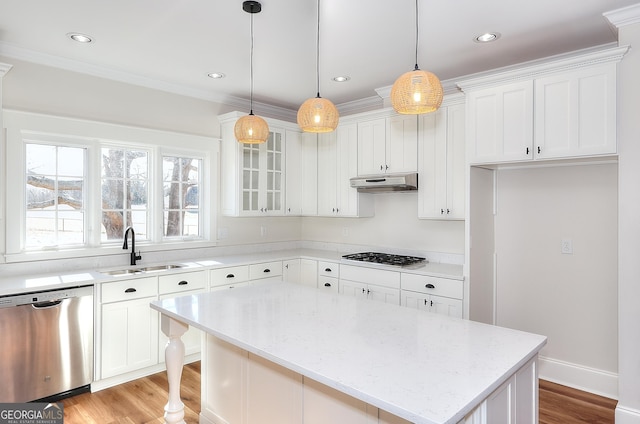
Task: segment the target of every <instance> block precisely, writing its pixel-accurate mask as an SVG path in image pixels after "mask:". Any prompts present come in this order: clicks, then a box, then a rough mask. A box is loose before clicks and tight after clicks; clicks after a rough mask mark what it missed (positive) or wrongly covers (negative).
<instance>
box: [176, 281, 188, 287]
mask: <svg viewBox="0 0 640 424" xmlns="http://www.w3.org/2000/svg"><path fill="white" fill-rule="evenodd" d="M187 284H189V282H188V281H185V280H182V281H180V282H179V283H178V285H179V286H186V285H187Z"/></svg>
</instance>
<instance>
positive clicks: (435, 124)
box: [418, 104, 466, 219]
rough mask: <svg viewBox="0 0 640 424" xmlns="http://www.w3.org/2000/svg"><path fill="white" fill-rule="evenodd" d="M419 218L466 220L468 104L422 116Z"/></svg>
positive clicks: (447, 107) (449, 107) (445, 108)
mask: <svg viewBox="0 0 640 424" xmlns="http://www.w3.org/2000/svg"><path fill="white" fill-rule="evenodd" d="M420 119H421V121H420V123H421V131H420V143H419V145H418V218H423V219H464V218H465V205H464V204H465V152H466V140H465V125H466V123H465V105H464V104H456V105H451V106H446V107H441V108H440V109H439V110H438V111H437V112H433V113H429V114H426V115H422V116H421V118H420Z"/></svg>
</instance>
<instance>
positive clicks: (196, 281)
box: [158, 271, 207, 294]
mask: <svg viewBox="0 0 640 424" xmlns="http://www.w3.org/2000/svg"><path fill="white" fill-rule="evenodd" d="M206 286H207V274H206V273H205V271H195V272H182V273H180V274H173V275H161V276H160V277H158V287H159V290H160V294H167V293H180V292H184V291H188V290H198V289H203V288H205V287H206Z"/></svg>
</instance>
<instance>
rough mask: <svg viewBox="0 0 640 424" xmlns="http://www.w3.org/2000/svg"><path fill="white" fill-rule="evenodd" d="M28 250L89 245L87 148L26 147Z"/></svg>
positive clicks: (29, 145)
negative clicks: (85, 195)
mask: <svg viewBox="0 0 640 424" xmlns="http://www.w3.org/2000/svg"><path fill="white" fill-rule="evenodd" d="M25 158H26V174H27V175H26V193H25V199H26V219H25V248H26V249H30V248H36V247H37V248H42V247H52V246H61V245H82V244H84V242H85V210H84V205H85V201H84V187H85V167H84V163H85V149H84V148H78V147H67V146H55V145H44V144H31V143H27V144H26V145H25Z"/></svg>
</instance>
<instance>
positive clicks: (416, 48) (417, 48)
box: [414, 0, 420, 71]
mask: <svg viewBox="0 0 640 424" xmlns="http://www.w3.org/2000/svg"><path fill="white" fill-rule="evenodd" d="M419 69H420V68H418V0H416V68H415V69H414V70H415V71H417V70H419Z"/></svg>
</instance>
